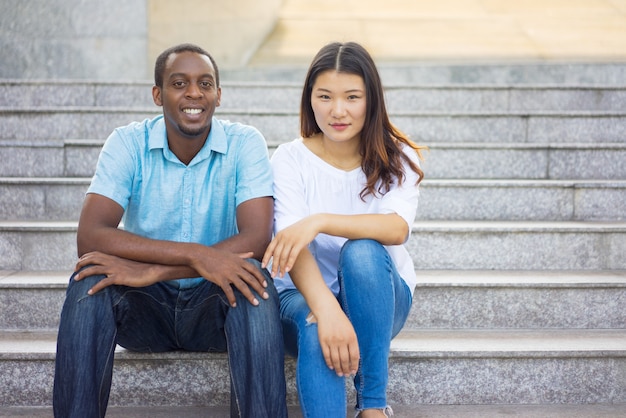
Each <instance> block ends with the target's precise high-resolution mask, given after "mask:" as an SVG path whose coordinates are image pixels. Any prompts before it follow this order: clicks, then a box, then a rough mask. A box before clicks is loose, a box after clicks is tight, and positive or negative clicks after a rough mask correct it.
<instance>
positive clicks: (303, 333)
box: [280, 289, 346, 418]
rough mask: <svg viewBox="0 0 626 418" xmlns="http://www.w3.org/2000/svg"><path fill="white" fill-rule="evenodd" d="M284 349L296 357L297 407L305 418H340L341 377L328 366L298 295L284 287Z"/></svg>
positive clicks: (343, 391) (343, 401)
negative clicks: (298, 404)
mask: <svg viewBox="0 0 626 418" xmlns="http://www.w3.org/2000/svg"><path fill="white" fill-rule="evenodd" d="M280 311H281V312H280V314H281V315H280V316H281V320H282V323H283V336H284V339H285V350H286V352H287V354H289V355H291V356H297V364H296V384H297V386H298V397H299V400H300V409H301V410H302V415H303V416H304V417H305V418H317V417H324V418H326V417H343V416H345V413H346V386H345V380H344V378H343V377H339V376H337V374H336V373H335V372H334V371H333V370H331V369H329V368H328V366H327V365H326V362H325V361H324V355H323V354H322V349H321V347H320V343H319V338H318V334H317V323H315V322H314V320H313V321H312V320H311V319H310V316H309V314H310V313H311V311H310V309H309V307H308V305H307V303H306V301H305V300H304V297H303V296H302V294H301V293H300V292H299V291H297V290H295V289H294V290H285V291H283V292H281V294H280Z"/></svg>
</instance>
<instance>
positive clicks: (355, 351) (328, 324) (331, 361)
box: [311, 309, 360, 376]
mask: <svg viewBox="0 0 626 418" xmlns="http://www.w3.org/2000/svg"><path fill="white" fill-rule="evenodd" d="M311 316H312V320H317V332H318V338H319V341H320V346H321V347H322V353H323V354H324V360H325V361H326V365H327V366H328V367H329V368H330V369H331V370H334V371H335V372H336V373H337V375H338V376H349V375H354V374H356V372H357V370H358V368H359V358H360V353H359V343H358V340H357V336H356V333H355V332H354V327H353V326H352V323H351V322H350V320H349V319H348V317H347V316H346V314H345V313H344V312H343V311H342V310H341V309H338V310H337V311H336V312H332V313H329V314H325V315H324V316H323V317H321V318H315V317H314V316H313V314H312V313H311Z"/></svg>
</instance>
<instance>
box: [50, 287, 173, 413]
mask: <svg viewBox="0 0 626 418" xmlns="http://www.w3.org/2000/svg"><path fill="white" fill-rule="evenodd" d="M103 277H104V276H91V277H87V278H85V279H83V280H80V281H78V282H75V281H74V280H73V278H72V279H71V280H70V284H69V286H68V289H67V297H66V300H65V304H64V306H63V311H62V313H61V323H60V325H59V335H58V340H57V357H56V370H55V381H54V397H53V403H54V412H55V416H56V417H57V418H59V417H79V418H91V417H103V416H104V415H105V412H106V407H107V403H108V400H109V392H110V389H111V379H112V375H113V357H114V352H115V346H116V343H119V344H120V345H121V346H123V347H126V348H128V349H130V350H133V351H143V352H160V351H169V350H173V349H176V348H177V347H176V341H175V340H176V338H175V334H174V325H173V318H174V309H173V306H172V304H173V303H174V302H175V301H176V300H177V295H178V290H177V289H175V288H172V287H171V286H168V285H166V284H164V283H157V284H155V285H152V286H148V287H143V288H134V287H126V286H109V287H106V288H105V289H103V290H101V291H100V292H98V293H96V294H95V295H93V296H89V295H87V291H88V290H89V289H90V288H91V287H92V286H93V285H94V284H95V283H97V282H98V281H99V280H101V279H102V278H103Z"/></svg>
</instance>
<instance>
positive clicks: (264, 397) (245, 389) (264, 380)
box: [225, 260, 287, 418]
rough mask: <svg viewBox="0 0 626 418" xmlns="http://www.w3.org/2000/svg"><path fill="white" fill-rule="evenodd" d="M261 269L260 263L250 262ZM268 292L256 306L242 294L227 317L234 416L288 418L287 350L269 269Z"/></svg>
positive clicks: (264, 272)
mask: <svg viewBox="0 0 626 418" xmlns="http://www.w3.org/2000/svg"><path fill="white" fill-rule="evenodd" d="M249 261H250V262H251V263H253V264H255V265H256V266H257V267H259V269H260V263H259V262H258V261H256V260H249ZM262 271H263V274H264V275H265V277H266V278H267V283H268V287H267V293H268V294H269V295H270V298H269V299H267V300H265V299H263V298H261V297H258V299H259V302H260V304H259V305H258V306H253V305H251V304H250V302H248V300H247V299H246V298H245V297H244V296H243V295H242V294H241V293H240V292H238V291H236V292H235V294H236V296H237V307H236V308H229V310H228V314H227V316H226V324H225V330H226V339H227V343H228V358H229V363H230V370H231V371H230V373H231V381H232V390H233V391H234V393H232V394H231V416H240V417H246V418H248V417H277V418H280V417H286V416H287V402H286V389H285V369H284V360H285V355H284V348H283V338H282V329H281V328H282V327H281V324H280V316H279V302H278V293H277V292H276V288H275V287H274V282H273V280H272V279H271V278H270V276H269V274H268V273H267V271H266V270H265V269H263V270H262Z"/></svg>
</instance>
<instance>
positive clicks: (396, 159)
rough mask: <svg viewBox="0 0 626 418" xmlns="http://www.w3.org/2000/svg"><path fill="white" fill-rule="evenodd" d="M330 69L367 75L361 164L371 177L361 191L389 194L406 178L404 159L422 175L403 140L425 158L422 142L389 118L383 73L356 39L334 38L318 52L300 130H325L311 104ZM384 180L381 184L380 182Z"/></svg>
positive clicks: (305, 92) (312, 132)
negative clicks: (317, 83) (319, 81)
mask: <svg viewBox="0 0 626 418" xmlns="http://www.w3.org/2000/svg"><path fill="white" fill-rule="evenodd" d="M328 70H333V71H337V72H341V73H347V74H355V75H358V76H360V77H361V78H363V82H364V84H365V95H366V96H365V97H366V117H365V124H364V125H363V130H362V131H361V142H360V153H361V168H362V170H363V172H364V173H365V175H366V177H367V182H366V185H365V188H364V189H363V190H362V191H361V194H360V196H361V198H362V199H363V198H364V197H365V196H367V195H368V194H370V193H371V194H372V195H376V193H380V194H385V193H387V192H388V191H389V189H390V188H391V185H392V184H393V183H394V181H397V182H398V184H402V182H403V181H404V179H405V174H404V168H403V164H402V162H403V161H404V162H406V163H407V164H408V165H409V167H411V169H412V170H413V171H415V172H416V173H417V174H418V176H419V179H418V181H417V183H418V184H419V183H420V182H421V181H422V179H423V178H424V172H423V171H422V170H421V169H420V168H419V166H418V165H417V164H415V163H414V162H413V161H412V160H411V159H410V158H408V156H407V155H406V154H405V153H404V152H402V149H401V144H400V143H404V144H406V145H408V146H409V147H411V148H412V149H413V150H415V152H416V153H417V155H418V156H419V158H420V159H421V158H422V153H421V150H422V149H425V147H422V146H419V145H417V144H415V143H414V142H413V141H411V140H410V139H409V138H408V137H407V136H406V135H405V134H404V133H402V132H401V131H400V130H398V129H397V128H396V127H395V126H393V124H392V123H391V122H390V121H389V116H388V115H387V108H386V107H385V97H384V93H383V86H382V82H381V80H380V75H379V74H378V70H377V69H376V64H375V63H374V60H373V59H372V57H371V56H370V54H369V53H368V52H367V50H365V48H363V47H362V46H361V45H359V44H357V43H356V42H346V43H340V42H333V43H330V44H328V45H326V46H324V47H323V48H322V49H320V51H319V52H318V53H317V55H316V56H315V58H313V62H312V63H311V66H310V67H309V70H308V72H307V75H306V79H305V82H304V88H303V90H302V99H301V102H300V134H301V135H302V137H303V138H309V137H311V136H313V135H315V134H318V133H320V132H321V131H322V130H321V129H320V127H319V126H318V125H317V122H316V121H315V115H314V113H313V108H312V106H311V95H312V91H313V85H314V84H315V81H316V79H317V77H318V76H319V75H320V74H321V73H323V72H325V71H328ZM379 180H380V184H378V186H377V183H378V181H379Z"/></svg>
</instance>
